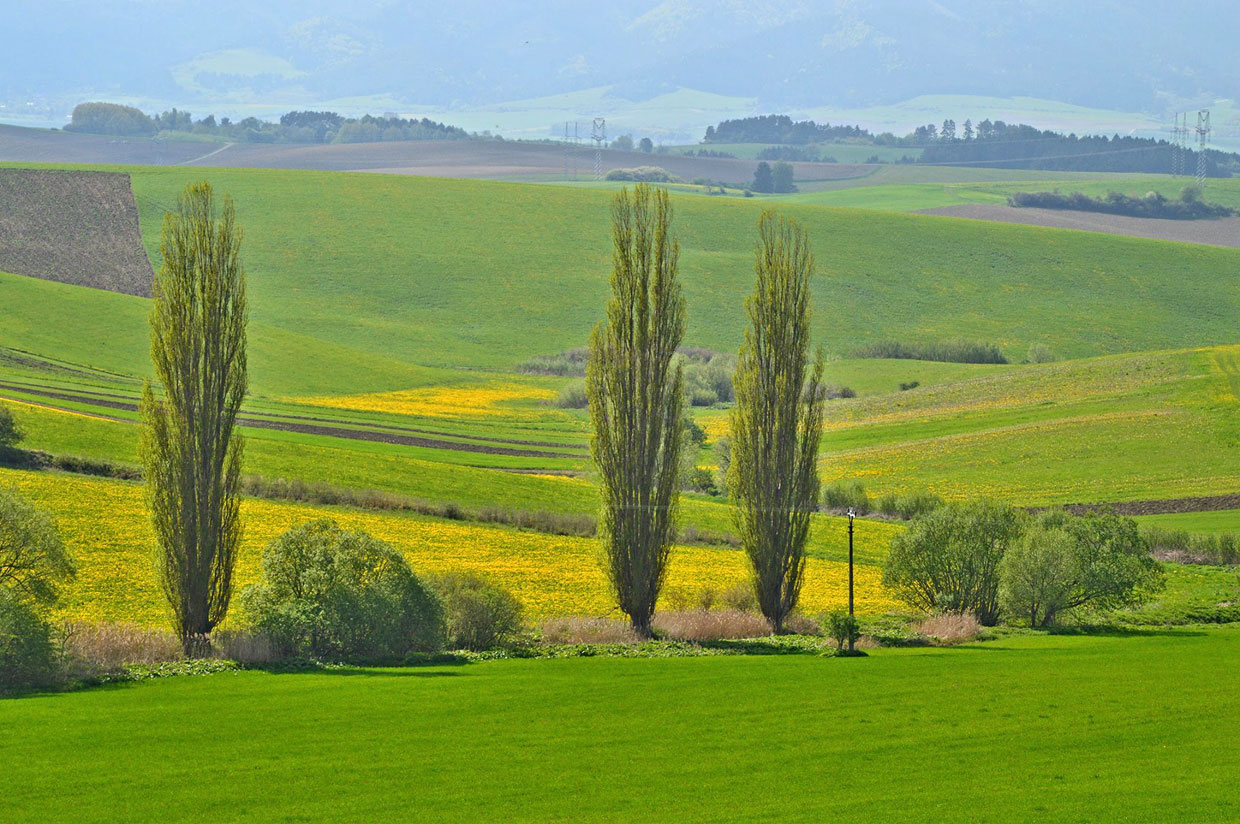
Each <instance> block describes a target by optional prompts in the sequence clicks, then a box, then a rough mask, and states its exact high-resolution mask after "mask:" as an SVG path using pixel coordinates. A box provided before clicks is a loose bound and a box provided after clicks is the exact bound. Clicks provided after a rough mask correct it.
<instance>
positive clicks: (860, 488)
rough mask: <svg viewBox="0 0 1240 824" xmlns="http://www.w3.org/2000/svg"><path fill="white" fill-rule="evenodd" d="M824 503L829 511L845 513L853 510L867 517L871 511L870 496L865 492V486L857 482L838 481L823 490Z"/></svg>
mask: <svg viewBox="0 0 1240 824" xmlns="http://www.w3.org/2000/svg"><path fill="white" fill-rule="evenodd" d="M822 503H823V505H824V506H826V507H827V509H832V510H836V511H839V512H843V511H844V510H846V509H853V510H855V511H856V513H857V514H858V515H866V514H868V513H869V511H870V496H869V493H867V492H866V491H865V484H863V483H861V482H860V481H857V480H847V481H836V482H835V483H833V484H829V485H827V486H826V487H824V488H823V490H822Z"/></svg>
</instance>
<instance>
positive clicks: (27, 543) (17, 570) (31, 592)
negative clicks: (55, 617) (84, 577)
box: [0, 487, 75, 604]
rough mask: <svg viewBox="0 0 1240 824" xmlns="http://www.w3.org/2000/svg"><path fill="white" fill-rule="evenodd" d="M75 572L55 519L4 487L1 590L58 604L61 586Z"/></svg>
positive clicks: (0, 498)
mask: <svg viewBox="0 0 1240 824" xmlns="http://www.w3.org/2000/svg"><path fill="white" fill-rule="evenodd" d="M74 572H75V568H74V565H73V560H72V559H71V558H70V557H69V554H68V552H67V551H66V550H65V545H64V542H63V541H61V539H60V532H59V531H58V530H57V529H56V523H55V521H53V520H52V518H51V516H50V515H48V514H47V513H46V512H44V511H43V510H42V509H40V508H39V507H37V506H35V505H34V504H32V503H29V502H28V501H26V500H24V499H23V498H21V497H20V496H19V495H18V494H17V493H16V492H13V491H11V490H8V489H5V488H3V487H0V587H7V588H9V589H11V590H12V591H13V593H14V595H15V596H18V597H23V598H28V599H30V600H32V601H35V602H37V603H40V604H50V603H53V602H54V601H55V600H56V593H57V585H58V584H59V583H60V582H61V581H62V580H65V579H67V578H72V577H73V575H74Z"/></svg>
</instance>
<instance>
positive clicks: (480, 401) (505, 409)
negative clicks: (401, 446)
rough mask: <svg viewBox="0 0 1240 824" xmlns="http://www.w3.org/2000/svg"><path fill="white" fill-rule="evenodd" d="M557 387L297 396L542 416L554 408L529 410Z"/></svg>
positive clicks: (438, 412)
mask: <svg viewBox="0 0 1240 824" xmlns="http://www.w3.org/2000/svg"><path fill="white" fill-rule="evenodd" d="M555 396H556V393H555V390H553V389H550V388H547V387H543V386H534V385H532V384H526V383H500V382H488V383H479V384H469V385H464V386H428V387H421V388H418V389H405V390H399V391H396V392H374V393H369V394H362V395H341V396H335V397H333V396H314V397H307V398H294V399H293V400H295V401H296V402H297V403H304V404H310V405H313V406H330V407H333V408H335V409H349V410H354V411H358V412H389V413H393V414H398V415H419V416H424V417H438V418H471V417H488V416H500V415H503V416H509V417H511V416H512V415H513V414H514V412H517V413H518V414H519V413H525V415H527V416H529V415H531V414H532V415H534V416H536V417H541V416H544V415H545V414H547V413H548V412H550V411H551V410H545V411H544V410H540V409H529V408H525V409H522V407H523V406H524V407H529V406H530V405H532V404H534V403H539V402H546V401H550V400H553V399H554V398H555Z"/></svg>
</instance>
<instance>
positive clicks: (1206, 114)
mask: <svg viewBox="0 0 1240 824" xmlns="http://www.w3.org/2000/svg"><path fill="white" fill-rule="evenodd" d="M1185 117H1186V118H1187V115H1185ZM1209 142H1210V110H1209V109H1202V110H1201V111H1199V112H1197V188H1198V189H1204V188H1205V185H1206V144H1207V143H1209Z"/></svg>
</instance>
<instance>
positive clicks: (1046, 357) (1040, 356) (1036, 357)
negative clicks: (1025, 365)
mask: <svg viewBox="0 0 1240 824" xmlns="http://www.w3.org/2000/svg"><path fill="white" fill-rule="evenodd" d="M1025 360H1026V361H1027V362H1029V363H1054V362H1055V361H1056V360H1057V358H1056V357H1055V353H1054V352H1052V351H1051V350H1050V349H1049V348H1048V347H1047V346H1046V345H1045V344H1042V343H1031V344H1030V345H1029V354H1028V355H1026V356H1025Z"/></svg>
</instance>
